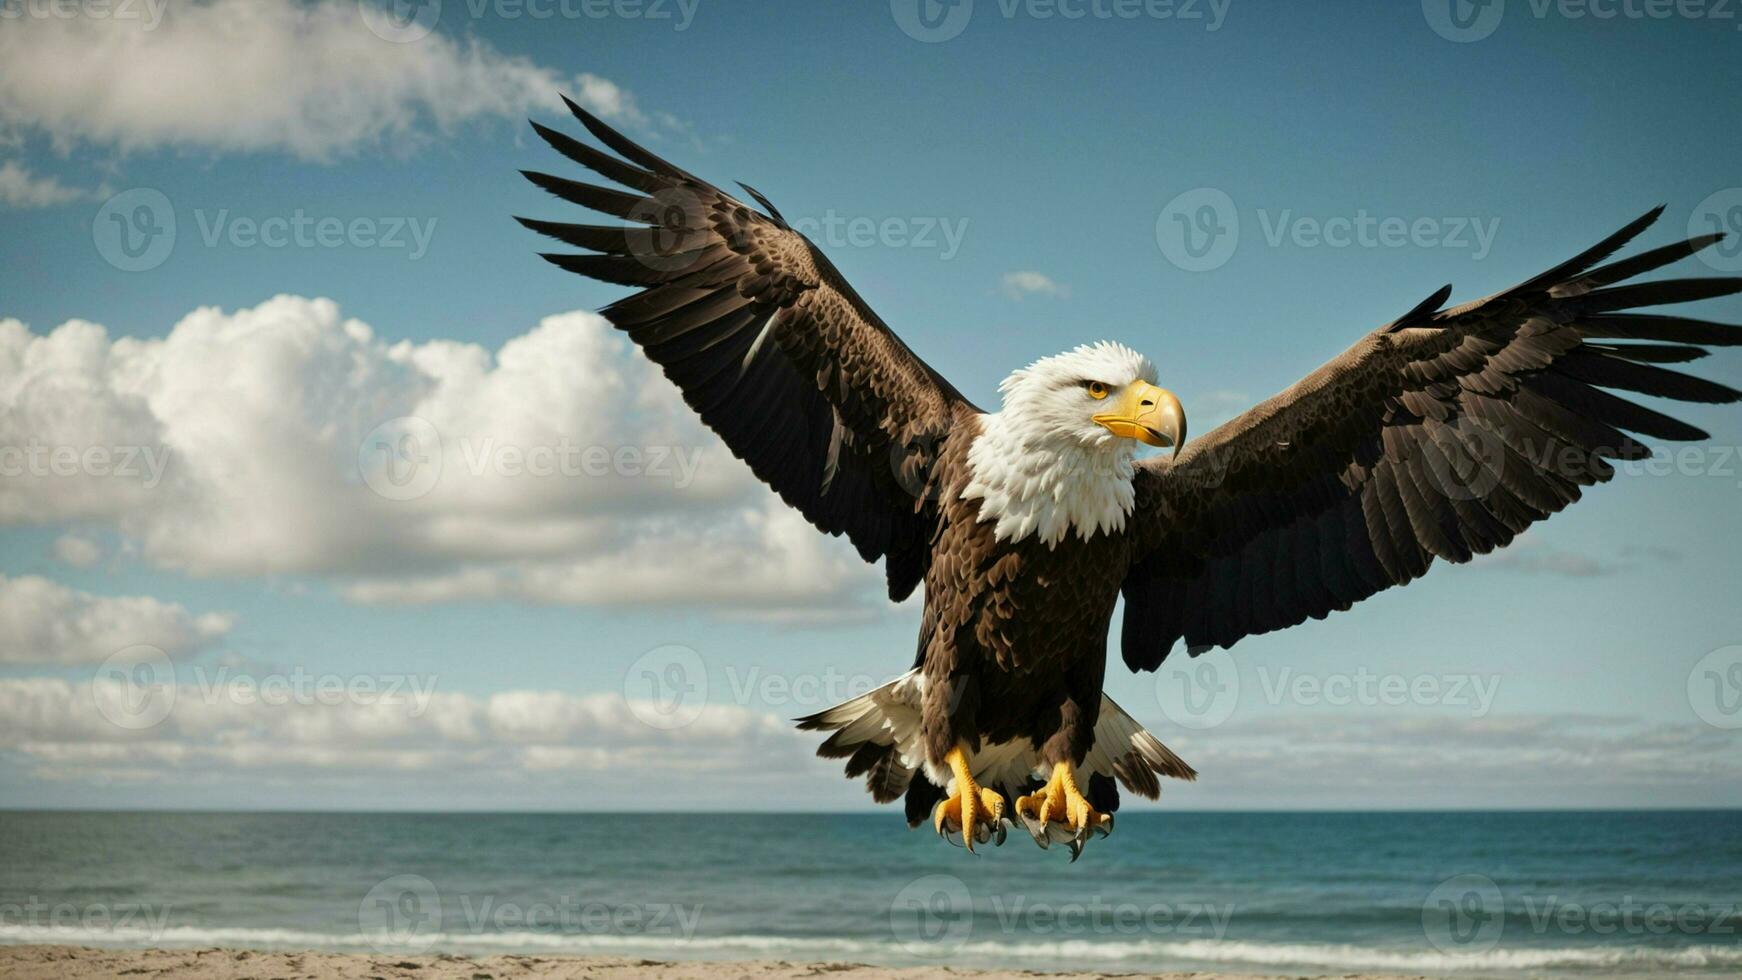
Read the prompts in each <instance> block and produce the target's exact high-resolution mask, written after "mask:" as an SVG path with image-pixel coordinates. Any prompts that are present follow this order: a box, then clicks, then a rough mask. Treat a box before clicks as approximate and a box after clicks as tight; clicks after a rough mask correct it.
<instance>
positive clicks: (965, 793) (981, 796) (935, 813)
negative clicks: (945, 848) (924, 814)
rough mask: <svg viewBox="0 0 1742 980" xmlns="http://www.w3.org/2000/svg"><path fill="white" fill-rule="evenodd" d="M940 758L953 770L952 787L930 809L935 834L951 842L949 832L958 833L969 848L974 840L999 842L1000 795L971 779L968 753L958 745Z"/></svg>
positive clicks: (1001, 821) (1001, 830)
mask: <svg viewBox="0 0 1742 980" xmlns="http://www.w3.org/2000/svg"><path fill="white" fill-rule="evenodd" d="M944 761H945V762H946V763H948V764H949V767H950V771H951V772H952V773H954V774H955V779H954V780H953V781H952V782H951V785H952V786H953V787H955V789H954V791H953V792H952V793H950V795H949V797H948V798H947V799H944V800H942V801H940V802H939V803H938V805H937V807H936V808H935V809H934V810H932V825H933V826H935V827H936V828H937V831H938V836H939V837H942V838H943V839H944V840H947V841H949V842H950V843H952V844H954V843H956V840H955V838H954V837H953V836H952V835H953V834H960V835H961V839H962V844H963V845H965V846H966V847H967V848H968V850H970V851H972V850H973V849H974V844H975V843H976V842H978V843H981V844H984V843H986V842H987V841H991V842H992V843H993V844H994V845H1000V844H1003V843H1004V797H1003V796H1000V795H999V794H998V792H997V791H996V790H991V789H986V788H984V787H982V786H981V785H980V784H979V783H976V782H974V774H973V773H972V772H970V771H969V769H968V755H967V753H965V752H963V751H962V747H961V746H959V745H958V746H956V747H955V748H953V749H951V750H950V751H949V754H948V755H945V756H944Z"/></svg>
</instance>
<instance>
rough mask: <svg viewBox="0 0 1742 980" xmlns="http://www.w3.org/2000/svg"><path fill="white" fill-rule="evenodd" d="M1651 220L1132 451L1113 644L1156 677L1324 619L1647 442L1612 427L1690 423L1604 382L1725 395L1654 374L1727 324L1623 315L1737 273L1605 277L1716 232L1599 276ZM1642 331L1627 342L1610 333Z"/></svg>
mask: <svg viewBox="0 0 1742 980" xmlns="http://www.w3.org/2000/svg"><path fill="white" fill-rule="evenodd" d="M1662 210H1663V209H1662V208H1661V207H1660V208H1657V209H1655V210H1653V211H1651V212H1648V213H1647V214H1645V215H1644V216H1642V217H1640V218H1639V219H1637V220H1635V221H1633V222H1632V223H1630V224H1628V225H1627V226H1626V227H1624V228H1622V229H1621V230H1620V231H1618V232H1616V233H1615V234H1613V235H1611V236H1609V237H1608V238H1606V239H1604V240H1603V241H1601V242H1599V243H1598V244H1597V245H1595V246H1593V247H1592V248H1590V249H1588V250H1586V251H1585V252H1583V253H1581V254H1579V255H1577V256H1574V257H1573V258H1572V259H1570V260H1568V261H1566V262H1564V263H1561V264H1560V265H1558V266H1556V267H1555V268H1553V269H1550V270H1548V271H1547V272H1545V273H1543V274H1541V275H1539V276H1536V277H1535V278H1532V279H1530V280H1528V281H1526V282H1524V283H1521V284H1519V285H1518V286H1515V287H1513V288H1512V289H1508V290H1505V291H1504V292H1501V293H1497V294H1495V295H1493V296H1490V297H1488V298H1486V299H1482V300H1478V301H1476V302H1473V303H1468V304H1465V305H1463V306H1459V307H1456V308H1454V309H1450V310H1441V309H1440V306H1441V304H1442V303H1443V302H1444V301H1445V299H1446V297H1447V296H1448V295H1449V292H1450V287H1447V288H1446V289H1442V290H1440V291H1439V292H1437V293H1435V294H1434V295H1433V296H1431V297H1429V298H1428V300H1427V301H1425V302H1424V303H1422V304H1421V305H1419V306H1417V307H1416V308H1415V309H1414V310H1412V311H1410V312H1409V313H1408V314H1406V315H1405V316H1404V317H1402V318H1400V319H1399V320H1397V321H1394V322H1393V323H1390V324H1387V325H1386V326H1384V327H1381V328H1380V329H1378V330H1376V331H1374V332H1373V333H1371V334H1369V335H1368V336H1366V337H1364V338H1363V339H1362V340H1361V341H1359V342H1358V343H1356V344H1355V345H1354V346H1353V347H1351V348H1349V350H1348V351H1346V352H1345V353H1343V354H1342V355H1341V356H1340V357H1338V358H1336V359H1335V360H1333V361H1331V362H1330V363H1328V364H1326V365H1324V366H1323V367H1321V368H1320V369H1319V370H1317V371H1315V372H1313V373H1312V374H1311V375H1308V376H1307V377H1306V378H1304V379H1302V380H1301V381H1300V382H1299V383H1297V384H1295V385H1294V386H1293V387H1291V388H1289V389H1288V390H1286V391H1284V392H1282V393H1281V394H1279V395H1277V396H1276V397H1274V398H1271V399H1270V400H1268V401H1266V402H1264V403H1262V404H1260V405H1258V406H1256V407H1254V408H1253V409H1251V410H1250V411H1248V412H1246V413H1245V414H1243V415H1241V416H1239V417H1238V418H1235V419H1234V420H1232V421H1230V422H1228V423H1227V424H1225V425H1223V426H1221V427H1220V428H1218V429H1216V430H1215V431H1213V432H1211V433H1209V434H1208V435H1206V436H1204V437H1202V438H1200V439H1198V440H1196V441H1195V442H1193V443H1191V444H1188V445H1187V446H1186V447H1185V448H1184V449H1183V451H1182V452H1181V453H1180V455H1179V457H1178V459H1177V460H1166V459H1162V458H1159V457H1158V458H1155V459H1149V460H1144V461H1143V462H1142V463H1141V465H1140V467H1139V471H1138V474H1137V477H1136V481H1135V484H1136V491H1137V503H1136V510H1137V515H1136V517H1135V518H1134V521H1133V533H1134V534H1135V535H1136V537H1137V541H1136V553H1137V555H1138V556H1139V557H1138V559H1137V560H1136V562H1135V563H1134V564H1133V566H1132V569H1131V571H1130V572H1129V574H1128V575H1127V577H1126V579H1125V582H1124V585H1123V589H1122V591H1123V593H1124V596H1125V619H1124V628H1123V639H1122V648H1123V654H1124V658H1125V662H1126V663H1127V665H1129V666H1130V667H1131V668H1132V669H1134V670H1153V669H1155V668H1156V667H1158V666H1159V665H1160V664H1161V662H1162V661H1163V660H1164V659H1165V658H1166V657H1167V655H1168V653H1169V652H1170V651H1171V650H1172V649H1173V647H1174V646H1175V645H1176V644H1177V643H1178V642H1179V641H1180V640H1181V639H1183V640H1184V641H1185V643H1186V646H1187V648H1188V650H1189V651H1191V652H1192V653H1193V654H1194V655H1195V654H1197V653H1200V652H1203V651H1204V650H1206V649H1208V648H1210V647H1215V646H1220V647H1228V646H1231V645H1233V644H1234V642H1235V641H1237V640H1239V639H1240V638H1242V637H1245V636H1250V635H1254V634H1258V633H1265V632H1268V631H1271V630H1277V629H1282V628H1285V627H1288V626H1293V625H1295V624H1297V623H1300V622H1302V621H1304V620H1305V619H1307V618H1309V617H1312V618H1323V617H1324V616H1326V615H1327V614H1329V613H1330V612H1332V611H1333V610H1343V609H1348V608H1349V607H1350V606H1351V605H1353V604H1354V603H1356V602H1359V601H1360V600H1362V599H1365V598H1367V597H1368V596H1371V595H1373V594H1375V593H1377V592H1379V591H1381V590H1384V589H1388V588H1390V587H1392V586H1394V585H1402V584H1405V583H1408V582H1410V581H1412V580H1413V579H1415V578H1417V577H1419V576H1421V575H1423V574H1424V573H1425V572H1426V571H1427V570H1428V568H1429V566H1430V565H1432V564H1433V562H1434V561H1435V559H1445V560H1447V561H1452V562H1465V561H1469V560H1470V559H1471V558H1472V557H1473V556H1475V555H1478V554H1486V553H1488V552H1490V551H1492V550H1494V549H1495V548H1498V547H1501V546H1503V545H1506V544H1508V543H1510V542H1511V541H1512V540H1513V538H1514V537H1515V536H1517V535H1518V534H1519V533H1520V532H1522V531H1523V530H1524V529H1525V528H1526V527H1528V526H1529V525H1530V524H1532V523H1534V522H1536V521H1539V520H1542V519H1544V518H1546V517H1548V516H1549V515H1550V514H1553V513H1555V512H1557V511H1559V510H1561V509H1562V508H1563V507H1565V506H1566V505H1568V504H1570V503H1572V502H1573V501H1576V500H1578V499H1579V497H1580V494H1581V492H1582V490H1583V488H1585V487H1588V486H1591V485H1594V484H1597V483H1602V482H1604V481H1607V480H1608V479H1610V478H1611V477H1612V476H1613V475H1614V472H1615V471H1614V468H1613V467H1612V466H1611V465H1610V464H1609V462H1608V460H1614V459H1621V460H1632V459H1640V458H1643V457H1646V456H1648V455H1650V452H1651V450H1650V449H1649V448H1648V447H1647V446H1645V445H1644V444H1643V443H1641V442H1639V441H1637V440H1636V439H1634V437H1633V436H1632V435H1630V434H1629V433H1638V434H1640V435H1644V436H1650V437H1655V438H1659V439H1668V440H1692V439H1703V438H1705V436H1706V434H1705V433H1704V432H1702V431H1701V430H1699V429H1697V428H1695V427H1694V426H1691V425H1688V424H1687V423H1684V422H1682V421H1679V420H1677V419H1675V418H1672V417H1670V416H1667V415H1664V414H1663V413H1661V412H1658V411H1655V410H1653V409H1649V408H1646V407H1644V406H1642V405H1638V404H1635V403H1634V402H1631V401H1628V400H1626V399H1624V398H1621V397H1619V396H1617V395H1614V394H1612V393H1610V392H1609V391H1607V390H1605V389H1611V388H1614V389H1621V390H1624V391H1630V392H1638V393H1641V394H1646V395H1651V396H1656V397H1660V398H1668V399H1675V400H1679V401H1689V402H1734V401H1736V400H1737V399H1738V398H1739V397H1742V393H1738V392H1737V391H1736V390H1735V389H1732V388H1729V387H1727V386H1724V385H1720V384H1716V383H1714V382H1711V381H1706V380H1704V379H1701V378H1696V377H1692V376H1689V375H1686V374H1682V373H1679V372H1676V371H1672V370H1669V369H1667V368H1663V367H1659V366H1658V365H1659V364H1664V363H1679V362H1684V361H1690V360H1694V359H1697V358H1699V357H1703V356H1705V354H1706V351H1705V350H1704V349H1702V347H1703V346H1729V345H1736V344H1739V343H1742V327H1735V326H1730V325H1726V324H1719V323H1708V322H1705V321H1700V320H1690V319H1683V318H1678V317H1670V316H1659V315H1655V314H1642V313H1634V312H1623V311H1627V310H1631V309H1633V308H1636V307H1649V306H1658V305H1663V304H1668V303H1682V302H1689V301H1693V300H1701V299H1710V298H1713V297H1718V296H1724V295H1728V294H1731V293H1735V292H1738V291H1742V279H1735V278H1715V279H1683V280H1672V281H1661V282H1646V283H1637V284H1629V285H1615V284H1616V283H1619V282H1621V281H1622V280H1625V279H1629V278H1631V277H1633V276H1636V275H1639V274H1640V273H1644V272H1649V271H1651V270H1653V269H1656V268H1658V267H1660V266H1663V265H1666V264H1668V263H1670V262H1673V261H1675V260H1677V259H1681V258H1684V257H1686V256H1688V255H1692V254H1693V253H1694V252H1697V251H1699V250H1700V249H1702V248H1705V247H1707V246H1709V245H1711V244H1712V243H1714V242H1716V241H1717V240H1718V239H1719V238H1720V237H1721V236H1718V235H1706V236H1700V237H1696V238H1692V239H1689V240H1688V241H1685V242H1679V243H1677V244H1673V245H1667V246H1664V247H1661V248H1656V249H1652V250H1650V251H1647V252H1643V253H1641V254H1639V255H1636V256H1633V257H1631V258H1628V259H1624V260H1620V261H1616V262H1613V263H1611V264H1609V265H1604V266H1600V267H1599V266H1598V263H1600V262H1602V261H1604V260H1605V259H1607V258H1608V257H1609V256H1610V255H1612V254H1614V253H1615V252H1616V251H1617V250H1618V249H1619V248H1620V247H1621V246H1622V245H1624V244H1626V243H1627V242H1628V241H1629V240H1630V239H1632V238H1633V237H1634V236H1635V235H1637V234H1638V233H1639V232H1640V231H1642V230H1644V228H1645V227H1647V226H1648V225H1650V224H1651V223H1652V222H1653V221H1654V220H1656V218H1657V217H1658V215H1659V214H1661V213H1662ZM1618 340H1633V341H1647V342H1648V343H1643V344H1625V343H1614V341H1618Z"/></svg>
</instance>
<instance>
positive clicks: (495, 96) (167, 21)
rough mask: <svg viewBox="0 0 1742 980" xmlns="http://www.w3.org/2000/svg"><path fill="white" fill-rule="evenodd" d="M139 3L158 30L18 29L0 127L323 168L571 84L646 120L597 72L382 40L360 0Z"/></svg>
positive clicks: (113, 22) (425, 42)
mask: <svg viewBox="0 0 1742 980" xmlns="http://www.w3.org/2000/svg"><path fill="white" fill-rule="evenodd" d="M137 9H139V10H141V11H146V10H152V11H154V12H155V13H158V14H161V18H162V23H157V21H156V18H155V17H153V16H136V17H120V16H111V17H84V16H79V17H31V18H17V19H11V20H8V22H7V25H6V29H5V30H4V31H0V64H4V65H5V66H6V71H4V72H0V129H5V128H10V129H15V130H22V131H26V132H42V133H45V134H47V135H48V136H49V137H50V138H51V139H52V140H53V142H54V143H55V144H56V145H57V146H59V147H61V148H63V149H65V148H67V147H70V146H72V145H75V144H78V143H81V142H84V143H92V144H96V145H100V146H113V147H116V148H119V149H120V150H122V151H128V150H136V149H150V148H158V147H166V146H174V147H189V148H197V149H209V150H217V151H268V150H282V151H285V152H289V153H292V154H295V155H296V156H299V157H303V158H307V159H314V160H325V159H330V158H332V157H335V156H340V155H344V154H346V153H348V152H351V151H354V150H356V149H358V148H360V147H365V146H373V145H380V144H387V145H394V146H404V145H405V144H407V143H409V142H416V141H417V140H419V139H421V138H426V137H427V136H428V134H429V132H430V131H432V130H433V131H448V130H451V129H452V128H454V127H456V126H458V125H460V124H464V123H468V122H471V121H474V120H479V119H486V118H492V117H503V118H516V119H517V118H519V117H521V116H524V115H525V114H526V113H527V112H528V110H531V109H534V108H547V109H548V108H558V107H560V105H561V103H560V102H559V101H558V99H557V93H558V92H561V91H567V92H569V93H570V94H571V96H572V97H573V98H575V99H576V100H577V101H579V102H582V103H583V104H585V105H587V106H588V107H589V108H591V109H594V110H595V111H597V112H599V113H600V114H601V115H604V116H606V117H609V118H616V119H623V120H627V121H632V122H639V121H643V120H644V117H643V115H642V114H641V113H640V112H639V111H638V110H637V109H636V108H635V104H634V101H633V100H632V99H631V98H630V96H629V95H628V94H627V93H625V92H623V91H622V90H621V89H619V88H618V87H617V86H616V85H614V84H613V83H611V82H610V81H608V80H606V79H602V78H599V77H597V76H594V75H590V74H580V75H573V76H569V75H564V74H561V73H559V72H557V71H555V70H553V69H550V68H545V67H542V66H540V65H537V64H535V63H533V62H531V61H529V60H527V59H525V58H520V57H513V56H510V55H506V54H503V53H501V52H499V51H496V50H495V49H493V48H491V47H490V46H489V45H487V44H484V43H483V42H481V41H478V40H476V39H469V40H464V41H461V40H455V39H452V38H449V37H447V36H445V35H443V34H440V33H434V34H430V35H428V36H427V37H423V38H421V39H419V40H417V41H415V42H412V43H392V42H389V41H386V40H383V39H382V38H381V37H378V36H377V35H376V34H374V33H372V32H371V31H370V29H369V26H368V24H367V23H366V22H365V20H364V16H363V13H362V10H361V8H360V7H359V5H358V4H357V3H356V2H353V0H316V2H312V3H298V2H293V0H210V2H207V0H163V2H160V3H156V4H149V3H148V4H141V5H139V7H138V8H137ZM4 186H5V182H4V180H3V179H0V188H4ZM38 193H39V194H40V193H41V191H40V189H39V191H38ZM0 196H3V194H0Z"/></svg>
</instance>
